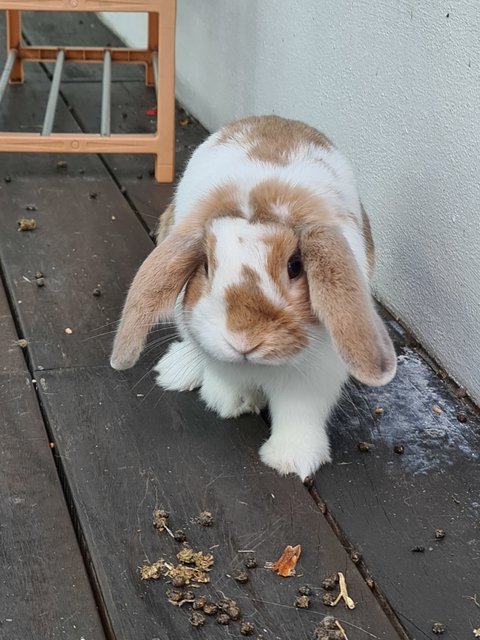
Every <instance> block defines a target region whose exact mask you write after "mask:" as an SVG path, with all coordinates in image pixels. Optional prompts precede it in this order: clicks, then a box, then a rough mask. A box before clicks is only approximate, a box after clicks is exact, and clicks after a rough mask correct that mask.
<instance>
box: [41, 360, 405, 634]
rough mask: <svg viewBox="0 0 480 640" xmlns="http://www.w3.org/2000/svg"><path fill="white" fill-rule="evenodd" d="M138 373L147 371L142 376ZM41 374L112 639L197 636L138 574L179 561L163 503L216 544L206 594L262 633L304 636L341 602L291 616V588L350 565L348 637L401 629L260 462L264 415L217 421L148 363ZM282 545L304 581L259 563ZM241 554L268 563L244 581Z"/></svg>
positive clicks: (320, 526)
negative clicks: (133, 368)
mask: <svg viewBox="0 0 480 640" xmlns="http://www.w3.org/2000/svg"><path fill="white" fill-rule="evenodd" d="M141 374H147V375H146V376H145V378H144V379H143V380H141V381H139V378H140V377H141ZM39 381H40V382H39V384H40V389H41V390H42V391H41V393H42V400H43V402H44V403H45V406H46V409H47V413H48V415H49V417H50V420H51V424H52V428H53V431H54V433H55V438H56V441H57V446H58V449H59V451H60V452H61V455H62V458H63V459H64V460H65V462H64V465H65V469H66V474H67V477H68V481H69V486H70V488H71V491H72V493H73V495H74V496H75V500H76V506H77V510H78V514H79V523H80V526H81V528H82V530H83V532H84V535H85V537H86V542H87V545H88V548H89V553H90V555H91V557H92V561H93V564H94V566H95V571H96V575H97V578H98V580H99V584H100V588H101V590H102V592H103V594H104V599H105V602H106V605H107V610H108V614H109V616H110V619H111V623H112V627H113V629H114V632H115V635H116V637H117V638H131V637H133V635H132V634H134V633H136V634H137V635H136V637H145V638H150V637H152V636H155V637H159V638H162V639H163V638H166V639H167V638H168V639H170V638H171V639H173V638H189V637H197V636H196V634H197V631H196V630H194V629H192V627H191V626H190V623H189V621H188V613H187V610H179V609H177V608H175V607H173V606H172V605H171V604H169V603H167V600H166V596H165V592H166V589H167V585H166V584H164V583H161V582H160V583H156V582H151V583H146V582H143V583H142V582H141V581H140V578H139V574H138V570H139V566H140V565H141V563H142V562H143V561H144V560H149V561H150V562H152V561H154V560H157V559H159V558H164V559H174V558H175V553H176V552H177V551H178V550H179V548H180V545H179V544H177V543H174V542H173V541H172V540H171V539H170V538H169V536H168V535H167V534H166V533H158V532H157V531H156V530H155V529H154V528H153V527H152V524H151V521H152V512H153V509H154V508H158V507H163V508H165V509H167V510H168V511H169V512H170V513H171V526H172V527H174V528H177V527H180V528H184V529H185V531H186V533H187V536H188V540H189V542H190V544H191V545H192V547H194V548H195V549H202V550H204V551H207V550H208V549H210V548H212V553H213V554H214V556H215V558H216V563H215V566H214V568H213V570H212V582H211V586H210V587H208V588H200V589H198V593H207V594H211V595H212V596H213V597H214V598H215V599H219V598H221V597H222V594H225V595H226V596H228V597H232V598H234V599H235V600H236V601H237V602H238V603H239V605H240V607H241V609H242V612H243V615H244V617H245V618H246V619H248V620H250V621H252V622H253V623H254V624H255V626H256V628H257V630H258V631H259V632H261V633H262V635H263V636H264V637H265V638H272V639H273V638H279V639H281V640H284V639H285V638H296V639H298V640H310V638H311V637H312V631H313V629H314V627H315V626H316V624H318V622H319V621H320V620H321V619H322V616H324V615H327V614H331V613H333V610H332V609H331V608H329V607H326V606H325V605H323V604H321V603H320V601H319V598H318V597H317V598H313V605H312V608H311V610H309V611H298V610H295V609H294V608H293V607H292V605H293V600H294V598H295V596H296V591H297V588H298V586H299V585H302V584H305V583H307V584H311V585H315V586H317V587H319V586H320V582H321V580H322V578H323V577H324V576H326V575H327V574H329V573H332V572H334V571H338V570H341V571H345V572H346V575H347V580H348V582H349V585H350V590H351V593H352V595H353V597H354V598H355V600H356V602H357V608H356V609H355V610H354V611H347V610H346V609H345V608H344V607H340V608H339V610H335V614H336V615H338V617H339V618H340V619H341V620H343V621H344V626H345V628H346V629H347V630H349V633H350V635H349V637H350V638H359V639H361V638H365V639H367V638H369V637H372V636H369V635H368V633H370V634H373V637H377V638H385V639H387V638H388V639H390V638H394V637H397V635H396V633H395V632H394V630H393V628H392V627H391V626H390V624H389V622H388V621H387V619H386V617H385V616H384V614H383V613H382V612H381V610H380V608H379V606H378V604H377V603H376V601H375V600H374V599H373V597H372V594H371V592H370V591H369V589H368V587H367V586H366V584H365V582H364V581H363V580H362V579H361V577H360V574H359V573H358V571H357V569H356V568H355V566H354V565H353V563H352V562H351V560H350V559H349V557H348V555H347V554H346V552H345V551H344V549H343V548H342V547H341V546H340V545H339V542H338V540H337V539H336V538H335V536H334V534H333V533H332V531H331V529H330V527H329V526H328V524H327V522H326V520H325V519H324V517H323V515H322V514H321V513H320V511H319V510H318V509H317V507H316V505H315V504H314V502H313V500H311V498H310V496H309V495H308V493H307V491H306V489H305V488H304V487H303V486H302V485H301V484H300V483H299V482H298V480H297V479H281V478H279V477H278V476H277V475H276V474H275V473H273V472H271V471H269V470H268V469H267V468H265V467H264V466H263V465H262V464H261V463H260V462H259V460H258V457H257V449H258V447H259V445H260V444H261V442H262V439H263V438H264V437H265V435H266V429H265V426H264V425H263V424H262V422H261V421H260V420H258V419H253V418H251V417H244V418H242V419H239V420H231V421H222V420H219V419H218V418H216V417H215V415H214V414H211V413H207V412H206V411H205V410H204V408H203V407H202V405H201V403H200V402H199V400H198V398H197V395H196V394H195V393H185V394H176V393H163V392H162V390H161V389H159V388H157V387H154V386H153V380H152V378H151V376H150V375H149V374H148V368H146V367H144V370H143V371H137V372H136V373H132V372H129V373H127V374H122V373H118V372H113V371H112V370H110V369H109V368H95V367H90V368H75V369H71V370H62V371H49V372H45V373H41V374H40V378H39ZM63 398H67V399H68V400H67V401H64V400H63ZM99 494H100V495H99ZM203 509H208V510H210V511H211V512H212V513H213V514H214V517H215V524H214V526H212V527H211V528H203V527H200V526H199V525H198V524H193V523H192V522H191V520H192V518H195V517H196V516H197V515H198V513H199V512H200V511H201V510H203ZM287 543H291V544H297V543H300V544H301V545H302V548H303V553H302V557H301V560H300V563H299V573H300V574H301V576H299V577H296V578H291V579H283V578H280V577H278V576H276V575H274V574H272V572H271V571H269V570H266V569H263V568H262V566H263V564H264V562H266V561H269V560H275V559H276V557H277V556H278V555H279V553H280V552H281V551H282V549H283V547H284V545H285V544H287ZM245 549H253V550H254V551H255V556H256V558H257V559H258V562H259V565H260V567H259V568H257V569H255V570H252V571H251V572H250V576H251V577H250V581H249V583H247V584H246V585H239V584H237V583H236V582H235V581H234V580H233V579H232V577H229V576H233V575H235V573H236V571H237V570H239V569H242V568H243V558H244V554H241V553H238V551H239V550H245ZM320 591H321V589H320ZM354 625H355V626H354ZM359 629H363V631H360V630H359ZM230 633H231V634H232V636H233V637H237V636H239V631H238V624H234V623H231V625H230ZM205 634H206V637H208V638H223V637H225V635H226V634H227V631H226V630H225V629H224V628H222V627H220V626H219V625H217V624H216V623H215V622H214V621H212V620H207V626H206V629H205Z"/></svg>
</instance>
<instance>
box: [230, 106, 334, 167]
mask: <svg viewBox="0 0 480 640" xmlns="http://www.w3.org/2000/svg"><path fill="white" fill-rule="evenodd" d="M240 140H241V141H242V142H246V143H247V144H249V145H250V147H249V150H248V156H249V157H250V158H251V159H253V160H260V161H261V162H269V163H272V164H279V165H286V164H288V162H289V159H290V157H291V156H292V154H294V153H295V152H296V151H297V149H298V148H299V147H300V146H302V145H307V144H313V145H316V146H318V147H323V148H325V149H331V148H332V147H333V145H332V143H331V141H330V140H329V139H328V138H327V137H326V136H325V135H324V134H323V133H321V132H320V131H318V130H317V129H314V128H313V127H310V126H309V125H307V124H305V123H304V122H300V121H299V120H287V119H286V118H280V117H279V116H273V115H270V116H252V117H249V118H244V119H243V120H237V121H236V122H233V123H232V124H230V125H228V126H226V127H225V128H224V129H222V131H221V134H220V136H219V138H218V144H227V143H230V142H235V141H240Z"/></svg>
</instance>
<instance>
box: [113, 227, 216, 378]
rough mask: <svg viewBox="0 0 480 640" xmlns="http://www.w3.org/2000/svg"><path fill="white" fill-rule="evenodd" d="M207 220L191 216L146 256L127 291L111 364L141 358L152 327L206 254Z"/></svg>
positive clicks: (128, 364)
mask: <svg viewBox="0 0 480 640" xmlns="http://www.w3.org/2000/svg"><path fill="white" fill-rule="evenodd" d="M203 235H204V223H203V220H202V219H198V218H189V219H187V220H184V221H183V222H181V223H179V224H178V225H177V226H175V227H174V228H173V229H172V231H171V232H170V234H169V235H168V237H167V238H166V239H165V240H164V241H163V242H162V243H161V244H159V245H158V246H157V247H156V248H155V249H154V250H153V251H152V252H151V253H150V255H149V256H148V257H147V258H146V259H145V261H144V262H143V264H142V265H141V266H140V268H139V270H138V271H137V273H136V275H135V278H134V279H133V282H132V285H131V287H130V289H129V291H128V295H127V299H126V301H125V306H124V308H123V312H122V317H121V320H120V325H119V327H118V331H117V334H116V336H115V340H114V344H113V352H112V357H111V364H112V366H113V367H114V368H116V369H128V368H129V367H131V366H133V365H134V364H135V362H136V361H137V360H138V357H139V356H140V353H141V351H142V349H143V346H144V344H145V339H146V336H147V333H148V332H149V330H150V329H151V328H152V327H153V325H154V324H155V323H157V322H158V321H159V320H161V319H162V318H165V317H168V315H169V314H170V313H171V311H172V309H173V307H174V305H175V301H176V299H177V297H178V294H179V293H180V291H181V290H182V288H183V286H184V285H185V284H186V283H187V281H188V280H189V278H190V276H191V275H192V274H193V273H194V271H195V269H196V268H197V266H198V264H199V262H200V261H201V259H202V256H203Z"/></svg>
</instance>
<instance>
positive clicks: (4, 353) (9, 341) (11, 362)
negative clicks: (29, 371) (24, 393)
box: [0, 283, 25, 373]
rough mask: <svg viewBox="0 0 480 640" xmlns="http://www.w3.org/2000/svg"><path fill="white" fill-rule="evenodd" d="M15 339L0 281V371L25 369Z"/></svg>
mask: <svg viewBox="0 0 480 640" xmlns="http://www.w3.org/2000/svg"><path fill="white" fill-rule="evenodd" d="M17 340H18V336H17V334H16V331H15V325H14V322H13V318H12V314H11V312H10V308H9V306H8V302H7V298H6V296H5V292H4V290H3V286H2V285H1V283H0V354H1V355H0V373H9V372H12V373H13V372H23V371H24V370H25V360H24V358H23V356H22V351H21V348H20V347H19V346H18V344H17Z"/></svg>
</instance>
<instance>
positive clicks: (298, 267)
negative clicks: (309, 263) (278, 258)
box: [287, 256, 303, 280]
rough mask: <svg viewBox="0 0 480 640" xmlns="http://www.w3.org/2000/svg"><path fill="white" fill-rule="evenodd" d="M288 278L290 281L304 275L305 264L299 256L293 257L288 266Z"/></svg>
mask: <svg viewBox="0 0 480 640" xmlns="http://www.w3.org/2000/svg"><path fill="white" fill-rule="evenodd" d="M287 270H288V277H289V278H290V280H294V279H295V278H298V277H299V276H301V275H302V273H303V264H302V261H301V260H300V258H299V257H298V256H292V257H291V258H290V260H289V261H288V264H287Z"/></svg>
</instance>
